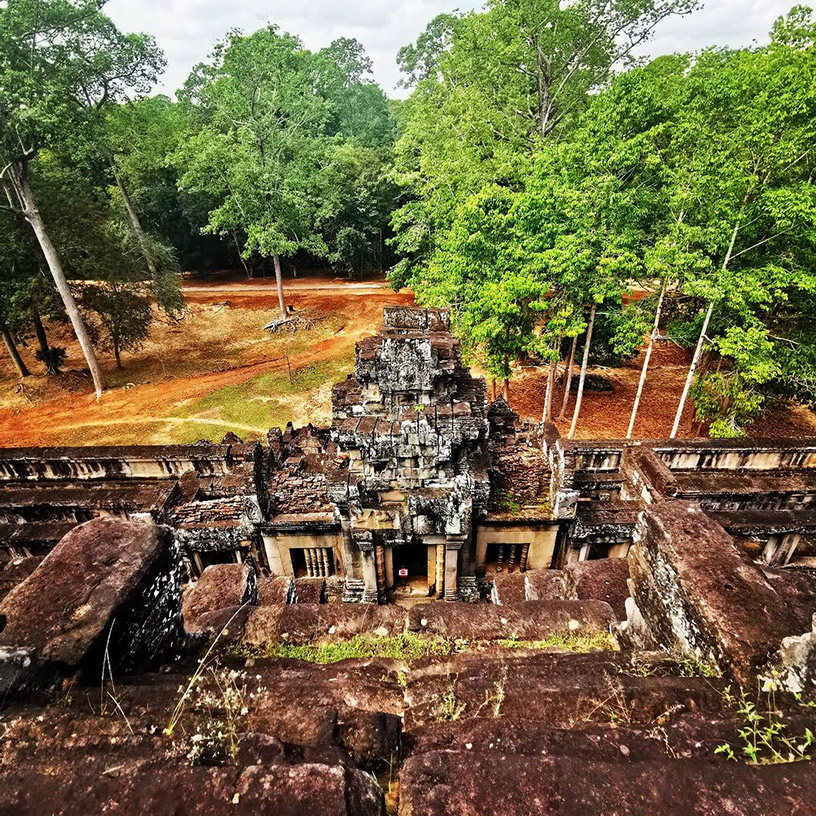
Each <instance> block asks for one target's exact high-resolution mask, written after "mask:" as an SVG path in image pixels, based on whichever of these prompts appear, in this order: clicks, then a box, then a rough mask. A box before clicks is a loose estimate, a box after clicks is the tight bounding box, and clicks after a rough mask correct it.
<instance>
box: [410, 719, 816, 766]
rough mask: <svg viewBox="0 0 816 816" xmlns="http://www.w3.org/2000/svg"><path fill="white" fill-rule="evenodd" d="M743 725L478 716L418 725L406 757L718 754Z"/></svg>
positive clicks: (796, 726) (608, 758)
mask: <svg viewBox="0 0 816 816" xmlns="http://www.w3.org/2000/svg"><path fill="white" fill-rule="evenodd" d="M807 725H808V723H807V722H806V721H805V720H804V719H801V720H800V721H797V722H795V723H794V722H791V723H790V731H791V733H794V732H795V733H804V729H805V728H806V727H807ZM742 726H743V723H742V722H741V720H740V719H739V718H738V717H737V716H735V715H733V716H732V715H724V717H723V718H722V719H717V718H716V717H712V716H711V714H710V713H706V714H704V713H701V712H687V713H680V714H677V715H676V716H675V717H674V718H673V719H672V720H671V721H666V722H661V721H657V722H654V723H645V724H629V723H624V724H621V723H619V722H614V723H613V722H609V721H607V722H589V723H586V722H576V723H573V724H572V726H571V727H568V728H552V727H551V726H550V725H549V724H548V723H544V722H539V721H536V720H530V719H527V718H525V719H517V718H512V717H499V718H498V719H484V718H474V719H464V720H460V721H458V722H446V723H436V722H434V723H430V724H428V725H425V726H422V727H419V728H415V729H413V730H412V731H408V732H406V733H405V734H404V736H403V741H402V747H403V755H404V756H405V757H410V756H417V755H419V754H424V753H428V752H431V751H471V752H474V753H478V754H486V755H489V756H494V757H501V756H505V755H506V754H518V755H522V756H532V757H542V756H553V757H574V758H578V759H583V760H595V761H603V762H636V761H641V762H642V761H648V760H656V761H662V760H664V759H666V758H668V757H675V758H682V759H691V758H703V757H709V758H713V757H714V756H715V753H714V752H715V750H716V748H717V747H718V746H719V745H722V744H723V743H726V742H728V743H729V744H731V745H739V744H740V739H739V735H738V730H739V728H741V727H742ZM719 761H720V762H722V761H723V760H722V759H720V760H719Z"/></svg>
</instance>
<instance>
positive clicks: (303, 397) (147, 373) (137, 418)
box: [0, 278, 414, 447]
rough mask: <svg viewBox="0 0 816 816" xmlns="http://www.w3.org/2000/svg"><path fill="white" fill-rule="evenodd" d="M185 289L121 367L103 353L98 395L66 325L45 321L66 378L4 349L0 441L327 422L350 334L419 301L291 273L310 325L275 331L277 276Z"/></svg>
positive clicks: (261, 431) (350, 359)
mask: <svg viewBox="0 0 816 816" xmlns="http://www.w3.org/2000/svg"><path fill="white" fill-rule="evenodd" d="M183 289H184V296H185V300H186V304H187V308H186V312H185V315H184V317H183V319H182V320H181V321H179V322H177V323H173V322H171V321H169V320H167V319H166V318H163V317H161V316H157V318H156V322H155V323H154V326H153V329H152V331H151V334H150V339H149V341H148V342H147V343H146V344H145V345H144V346H143V347H142V348H141V349H139V350H138V351H136V352H133V353H127V354H124V355H123V359H122V362H123V366H124V367H123V368H122V369H119V370H117V369H116V368H115V364H114V362H113V358H112V355H109V354H105V353H102V354H101V355H100V362H101V363H102V366H103V368H104V369H105V373H106V375H107V376H108V378H109V384H110V386H111V389H110V390H109V391H106V392H105V394H104V395H103V396H102V399H101V400H100V401H99V402H97V401H96V400H95V398H94V396H93V393H92V391H91V385H90V380H89V379H88V377H87V375H85V374H80V373H79V372H78V371H72V370H71V369H72V368H75V369H79V368H80V367H81V363H82V359H81V357H80V353H79V348H78V346H77V344H76V341H75V340H74V339H73V334H72V333H71V331H70V328H69V327H68V326H63V325H56V326H50V327H49V338H50V340H51V342H52V344H53V345H62V346H66V347H67V348H68V359H67V364H66V373H65V374H63V375H60V376H57V377H47V376H45V375H42V374H36V375H34V376H31V377H26V378H25V379H24V380H20V379H19V377H17V376H16V372H14V370H13V369H12V367H11V361H10V360H9V359H8V357H7V356H5V354H3V356H2V357H0V446H9V447H11V446H14V447H26V446H35V445H129V444H172V443H191V442H195V441H197V440H199V439H209V440H213V441H219V440H220V439H221V438H222V437H223V436H224V434H225V433H227V431H230V430H234V431H235V432H236V433H237V434H238V435H239V436H241V437H242V438H244V439H247V440H249V439H262V438H263V437H264V436H265V435H266V432H267V430H268V429H269V428H270V427H274V426H278V427H281V426H284V425H285V424H286V422H287V421H288V420H292V421H293V422H294V423H295V425H305V424H306V423H308V422H310V421H311V422H314V423H316V424H328V423H329V422H330V420H331V387H332V385H333V384H334V383H335V382H336V381H338V380H342V379H343V378H344V377H345V376H346V374H348V373H350V372H351V370H352V368H353V366H354V344H355V342H357V341H358V340H360V339H361V338H363V337H365V336H367V335H369V334H373V333H376V332H377V331H378V329H379V326H380V325H381V323H382V310H383V307H385V306H389V305H401V304H402V305H410V304H412V303H413V302H414V298H413V294H411V293H410V292H400V293H396V292H394V291H392V290H391V289H390V287H388V285H387V284H386V283H385V282H384V281H382V280H380V281H369V282H364V283H358V282H351V283H349V282H346V281H343V280H334V279H326V278H306V279H300V280H296V281H288V282H287V283H286V286H285V292H286V300H287V303H288V304H290V305H293V306H294V307H295V309H296V310H297V311H298V312H300V313H301V314H302V315H304V316H305V317H307V318H309V319H310V320H312V321H313V322H314V328H311V329H306V330H303V329H302V330H300V331H298V332H296V333H282V334H277V335H271V334H269V332H266V331H265V330H264V328H263V327H264V325H265V324H266V323H268V322H269V321H271V320H274V319H275V318H276V317H277V316H278V306H277V303H278V300H277V294H276V290H275V286H274V280H269V279H254V280H249V281H239V280H236V279H234V278H231V279H228V280H226V281H222V280H218V279H210V280H208V281H204V282H199V281H185V282H184V285H183ZM34 350H35V349H34V345H33V343H30V344H29V346H28V347H27V348H22V349H21V353H22V355H23V357H24V359H25V361H26V363H27V364H28V366H29V369H30V370H31V371H32V372H38V371H40V370H41V368H42V367H41V365H40V364H39V363H38V362H37V361H36V360H35V359H34ZM3 352H5V349H3ZM287 355H288V363H287ZM290 369H291V379H290V375H289V371H290ZM21 383H22V385H21Z"/></svg>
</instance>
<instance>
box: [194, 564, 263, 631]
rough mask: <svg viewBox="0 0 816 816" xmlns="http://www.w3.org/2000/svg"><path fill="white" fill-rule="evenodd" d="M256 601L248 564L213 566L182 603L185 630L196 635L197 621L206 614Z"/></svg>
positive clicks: (255, 589) (252, 571)
mask: <svg viewBox="0 0 816 816" xmlns="http://www.w3.org/2000/svg"><path fill="white" fill-rule="evenodd" d="M257 601H258V584H257V580H256V578H255V570H254V569H253V568H252V567H251V566H249V565H248V564H213V565H212V566H210V567H207V569H205V570H204V572H202V573H201V577H200V578H199V579H198V581H196V584H195V587H194V588H193V589H192V590H191V591H190V592H189V594H188V595H187V596H186V597H185V599H184V605H183V613H184V626H185V628H186V629H187V630H188V631H197V627H196V621H197V620H198V619H199V618H200V617H201V616H202V615H205V614H207V613H208V612H216V611H218V610H219V609H226V608H227V607H233V606H241V605H242V604H245V603H246V604H254V603H257Z"/></svg>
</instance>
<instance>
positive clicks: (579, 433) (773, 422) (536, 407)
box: [510, 341, 816, 439]
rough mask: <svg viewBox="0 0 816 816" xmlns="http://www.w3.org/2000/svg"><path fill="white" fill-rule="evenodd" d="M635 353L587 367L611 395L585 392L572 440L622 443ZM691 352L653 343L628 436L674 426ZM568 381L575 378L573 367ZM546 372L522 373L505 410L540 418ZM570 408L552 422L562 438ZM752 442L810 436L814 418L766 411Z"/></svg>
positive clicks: (639, 361)
mask: <svg viewBox="0 0 816 816" xmlns="http://www.w3.org/2000/svg"><path fill="white" fill-rule="evenodd" d="M643 354H644V351H641V352H640V354H639V355H638V356H637V357H636V358H634V359H633V360H630V361H629V362H627V363H625V364H624V365H622V366H621V367H619V368H614V369H605V368H592V369H590V371H593V372H595V373H598V374H602V375H603V376H605V377H606V378H607V379H608V380H610V381H611V383H612V385H613V390H612V391H589V390H587V391H585V392H584V398H583V401H582V403H581V416H580V419H579V422H578V427H577V429H576V433H575V436H576V438H577V439H622V438H624V437H625V436H626V430H627V428H628V427H629V418H630V416H631V413H632V405H633V404H634V400H635V394H636V393H637V385H638V379H639V378H640V369H641V366H642V365H643ZM690 360H691V352H690V351H688V350H686V349H681V348H678V347H677V346H675V345H674V344H673V343H670V342H667V341H662V342H661V341H658V342H657V343H656V344H655V348H654V350H653V351H652V359H651V361H650V363H649V372H648V376H647V378H646V385H645V386H644V388H643V396H642V397H641V401H640V408H639V409H638V417H637V420H636V422H635V429H634V434H633V436H634V437H635V438H638V439H655V438H664V437H667V436H668V435H669V433H670V431H671V428H672V424H673V423H674V415H675V413H676V411H677V405H678V403H679V401H680V394H681V393H682V390H683V383H684V382H685V377H686V374H687V372H688V366H689V362H690ZM574 376H575V377H576V378H577V376H578V373H577V366H576V372H575V374H574ZM563 381H564V378H563V377H562V378H561V380H560V381H559V383H558V385H557V386H556V389H555V399H554V401H553V406H554V411H553V413H554V414H555V415H556V416H557V415H558V414H559V412H560V410H561V400H562V398H563V394H564V391H563ZM546 382H547V372H546V369H545V368H528V369H524V370H523V371H522V372H521V373H520V375H519V376H518V377H517V378H514V379H513V381H512V382H511V385H510V405H511V406H512V407H513V409H514V410H515V411H518V412H519V413H520V414H521V415H522V416H527V417H532V418H536V419H540V418H541V415H542V412H543V410H544V395H545V390H546ZM574 405H575V392H574V391H573V393H572V394H571V395H570V400H569V404H568V407H567V412H566V417H567V418H566V419H565V420H563V421H558V420H556V425H557V426H558V429H559V431H560V432H561V434H562V435H564V436H566V434H567V432H568V431H569V425H570V418H571V415H572V414H571V412H572V409H573V407H574ZM693 412H694V406H693V404H692V402H691V400H689V401H687V403H686V409H685V411H684V412H683V418H682V421H681V424H680V431H679V433H678V436H681V437H690V436H692V418H693ZM748 435H749V436H750V437H752V438H754V439H761V438H767V437H777V438H779V437H805V436H816V415H814V413H813V412H812V411H810V410H809V409H808V408H806V407H804V406H802V405H798V404H796V403H793V402H787V403H780V404H778V405H773V406H771V407H769V408H768V409H767V410H766V412H765V415H764V416H763V417H762V418H761V419H759V420H758V421H757V422H755V423H753V425H751V427H750V428H749V429H748Z"/></svg>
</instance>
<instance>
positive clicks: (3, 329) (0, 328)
mask: <svg viewBox="0 0 816 816" xmlns="http://www.w3.org/2000/svg"><path fill="white" fill-rule="evenodd" d="M0 334H2V335H3V342H4V343H5V344H6V348H7V349H8V353H9V354H10V355H11V359H12V362H13V363H14V367H15V368H16V369H17V373H18V374H19V375H20V376H21V377H30V376H31V372H30V371H29V370H28V369H27V368H26V364H25V363H24V362H23V358H22V357H21V356H20V352H19V351H17V346H16V345H15V343H14V338H13V337H12V336H11V332H10V331H9V330H8V326H6V324H5V323H2V322H0Z"/></svg>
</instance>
